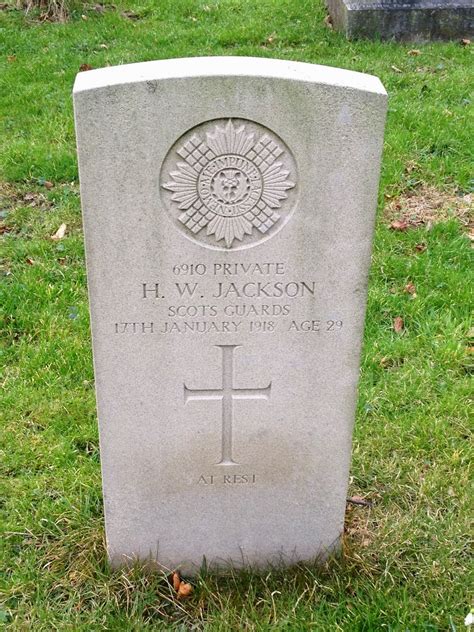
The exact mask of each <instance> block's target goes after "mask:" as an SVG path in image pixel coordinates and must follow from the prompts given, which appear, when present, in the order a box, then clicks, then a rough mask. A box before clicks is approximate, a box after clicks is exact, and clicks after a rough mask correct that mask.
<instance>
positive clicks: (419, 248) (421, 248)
mask: <svg viewBox="0 0 474 632" xmlns="http://www.w3.org/2000/svg"><path fill="white" fill-rule="evenodd" d="M415 250H417V251H418V252H425V250H426V244H416V246H415Z"/></svg>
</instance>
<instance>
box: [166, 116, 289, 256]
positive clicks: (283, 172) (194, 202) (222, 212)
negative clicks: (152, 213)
mask: <svg viewBox="0 0 474 632" xmlns="http://www.w3.org/2000/svg"><path fill="white" fill-rule="evenodd" d="M253 127H254V128H255V124H254V125H253ZM262 129H263V130H264V129H265V128H262ZM272 136H273V135H272ZM272 136H270V134H269V133H268V134H267V133H266V132H265V131H262V133H261V134H259V133H257V132H256V131H253V130H248V129H246V125H245V123H240V122H239V123H238V124H237V125H234V122H233V121H232V120H231V119H229V120H228V121H227V122H224V124H221V125H219V124H214V126H213V127H212V128H209V126H208V127H207V131H205V132H204V133H202V134H199V131H197V132H196V131H195V132H194V133H192V135H191V136H189V135H188V138H187V139H184V141H183V142H182V144H179V145H178V146H177V149H176V153H177V154H178V155H179V156H180V157H181V158H182V159H183V162H181V161H180V162H175V163H174V167H176V168H175V169H173V170H171V171H168V176H167V177H168V178H169V179H168V180H167V181H165V182H163V184H162V187H163V188H164V189H167V190H168V191H171V192H172V195H171V205H172V206H174V207H175V208H176V210H177V212H178V213H179V214H178V220H179V222H181V224H183V225H184V226H185V227H186V228H187V229H189V230H190V231H191V232H192V233H193V234H194V235H197V236H198V237H199V235H198V233H200V232H201V231H204V232H205V234H206V235H208V236H211V235H212V236H214V238H215V241H216V242H217V243H219V242H224V243H225V247H226V248H232V246H233V244H234V242H235V241H236V240H237V242H242V240H243V239H244V238H245V236H246V235H248V236H250V235H252V234H253V231H258V232H259V233H260V234H261V235H265V234H266V233H267V232H268V231H269V230H270V229H271V228H272V227H273V226H274V225H275V224H277V222H278V221H279V220H280V217H281V215H280V213H279V211H278V209H280V207H281V205H282V201H283V200H285V199H286V198H287V197H288V194H287V191H288V190H289V189H292V188H293V187H294V186H295V183H294V182H292V181H291V180H290V176H291V174H290V170H289V169H287V168H286V167H285V166H284V164H283V162H282V159H283V158H284V154H285V149H284V148H283V147H282V146H281V144H280V143H279V142H278V139H277V137H272ZM279 158H280V160H278V159H279Z"/></svg>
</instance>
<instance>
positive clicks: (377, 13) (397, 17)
mask: <svg viewBox="0 0 474 632" xmlns="http://www.w3.org/2000/svg"><path fill="white" fill-rule="evenodd" d="M326 4H327V7H328V10H329V13H330V15H331V18H332V22H333V25H334V27H335V28H336V29H337V30H339V31H343V32H344V33H345V34H346V36H347V37H348V38H349V39H356V38H361V37H362V38H370V39H382V40H391V39H393V40H397V41H402V42H429V41H432V40H452V39H463V38H466V39H469V38H470V37H472V36H473V35H474V4H473V1H472V0H326Z"/></svg>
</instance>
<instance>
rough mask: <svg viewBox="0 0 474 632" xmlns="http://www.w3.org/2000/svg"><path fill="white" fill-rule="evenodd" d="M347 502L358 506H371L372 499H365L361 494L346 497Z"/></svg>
mask: <svg viewBox="0 0 474 632" xmlns="http://www.w3.org/2000/svg"><path fill="white" fill-rule="evenodd" d="M347 502H348V503H350V504H351V505H359V506H360V507H372V505H373V503H372V501H370V500H367V499H365V498H364V497H363V496H351V497H350V498H348V499H347Z"/></svg>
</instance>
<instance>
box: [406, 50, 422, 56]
mask: <svg viewBox="0 0 474 632" xmlns="http://www.w3.org/2000/svg"><path fill="white" fill-rule="evenodd" d="M407 54H408V55H410V56H411V57H416V56H417V55H421V50H418V49H417V48H413V49H412V50H409V51H408V53H407Z"/></svg>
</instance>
